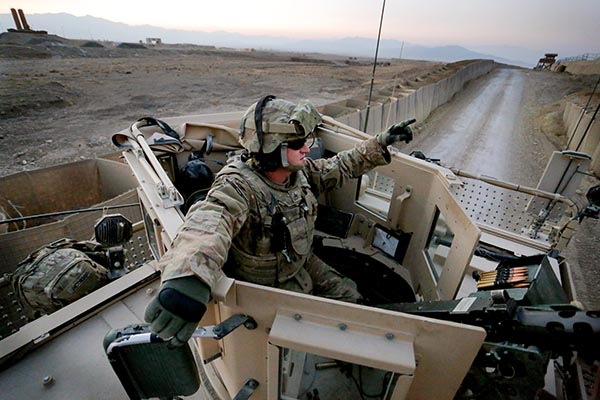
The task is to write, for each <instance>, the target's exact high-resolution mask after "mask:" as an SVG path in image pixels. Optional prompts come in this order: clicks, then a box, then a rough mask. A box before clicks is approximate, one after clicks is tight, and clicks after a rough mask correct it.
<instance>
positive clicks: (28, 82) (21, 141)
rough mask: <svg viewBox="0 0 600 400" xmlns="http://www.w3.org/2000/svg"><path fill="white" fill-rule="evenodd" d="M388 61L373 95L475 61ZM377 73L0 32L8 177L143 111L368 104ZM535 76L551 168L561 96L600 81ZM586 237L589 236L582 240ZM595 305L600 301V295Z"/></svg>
mask: <svg viewBox="0 0 600 400" xmlns="http://www.w3.org/2000/svg"><path fill="white" fill-rule="evenodd" d="M380 61H381V62H380V65H378V66H377V71H376V79H375V89H374V91H375V92H376V91H378V90H382V89H388V90H389V89H390V88H392V90H393V88H394V87H396V86H397V85H402V86H404V87H412V88H416V87H419V86H420V85H426V84H428V83H430V82H431V81H432V80H435V79H442V78H443V77H445V76H448V75H449V74H452V73H453V72H454V71H455V70H456V69H457V68H460V67H461V66H462V65H464V63H467V62H469V61H464V62H459V63H450V64H446V63H440V62H429V61H418V60H397V59H395V60H380ZM498 67H500V68H510V66H504V65H498ZM372 72H373V66H372V62H371V60H367V59H356V58H349V57H344V56H335V55H324V54H299V53H282V52H269V51H258V50H254V49H242V50H240V49H221V48H219V49H218V48H214V47H211V46H193V45H158V46H140V45H138V44H127V45H123V44H119V43H112V42H85V41H76V40H68V39H64V38H61V37H58V36H55V35H35V34H26V33H3V34H0V99H2V101H1V102H0V176H5V175H9V174H13V173H16V172H20V171H28V170H34V169H38V168H44V167H48V166H52V165H56V164H60V163H64V162H70V161H75V160H80V159H86V158H93V157H95V156H97V155H102V154H107V153H111V152H114V151H116V149H115V148H114V146H113V145H112V143H111V140H110V138H111V135H112V134H113V133H115V132H117V131H120V130H122V129H125V128H127V127H128V126H129V125H130V124H131V123H132V122H134V121H136V120H137V119H138V118H141V117H144V116H152V117H157V118H161V117H169V116H181V115H189V114H203V113H213V112H226V111H241V110H244V109H246V108H247V107H248V106H249V105H250V104H252V103H253V102H254V101H256V100H257V99H258V98H259V97H261V96H263V95H265V94H274V95H276V96H278V97H280V98H285V99H289V100H291V101H297V100H300V99H310V100H311V101H313V102H314V103H315V104H316V105H317V106H322V105H325V104H328V103H332V102H335V101H339V100H342V99H345V98H350V97H359V96H364V98H365V99H366V97H367V96H368V93H369V84H370V81H371V77H372ZM526 75H527V82H526V85H525V87H524V89H523V90H524V98H525V99H526V107H524V108H523V109H522V110H521V114H522V115H521V117H522V118H523V121H524V124H525V125H526V129H528V130H530V131H531V132H533V133H535V134H536V135H538V134H543V135H545V136H546V137H547V138H548V140H549V141H550V143H551V146H550V147H551V148H541V147H540V148H539V153H538V152H537V151H536V153H535V154H533V155H532V156H533V157H534V158H536V160H537V163H538V164H539V165H544V164H545V162H546V160H547V158H548V156H549V153H550V151H552V150H553V148H554V149H562V148H564V145H565V143H566V136H565V128H564V126H563V125H562V120H561V113H562V110H561V101H562V100H563V99H564V98H567V97H569V98H571V99H574V101H577V102H579V103H581V104H582V105H583V104H585V102H586V100H587V99H588V97H589V93H591V91H592V88H593V87H594V83H595V81H596V80H597V76H583V75H570V74H566V73H563V74H559V73H553V72H550V71H539V72H538V71H535V72H534V71H529V72H527V74H526ZM440 113H443V109H442V110H441V111H440ZM440 113H438V115H437V116H436V115H433V116H432V117H431V118H439V115H441V114H440ZM434 114H435V113H434ZM447 118H453V116H452V115H448V116H447ZM427 123H428V121H419V122H417V124H416V135H417V138H418V135H419V134H421V132H422V134H423V135H426V134H427V131H428V130H427ZM442 126H443V124H442ZM552 147H553V148H552ZM530 156H531V155H530ZM524 173H527V171H524ZM590 222H597V221H590ZM597 233H598V229H594V230H593V233H592V234H591V235H592V236H593V237H592V238H590V239H586V240H587V242H586V243H588V242H589V243H591V244H590V246H591V247H584V250H581V251H580V255H581V257H587V259H588V264H590V266H591V267H593V265H595V264H596V258H597V257H596V256H595V255H594V254H597V251H596V250H595V249H596V248H597V243H598V241H599V240H600V239H599V238H597V237H596V236H597ZM579 240H583V239H579V238H577V237H576V238H575V241H576V242H577V241H579ZM594 243H596V244H594ZM586 246H587V245H586ZM581 279H582V280H585V278H584V277H582V278H581ZM592 304H593V305H594V306H596V307H600V299H598V298H597V297H596V298H595V299H594V301H592Z"/></svg>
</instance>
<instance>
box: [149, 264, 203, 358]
mask: <svg viewBox="0 0 600 400" xmlns="http://www.w3.org/2000/svg"><path fill="white" fill-rule="evenodd" d="M209 298H210V289H209V287H208V286H206V285H205V284H204V283H203V282H202V281H201V280H200V279H198V278H196V277H195V276H186V277H184V278H177V279H171V280H168V281H166V282H164V283H163V285H162V286H161V288H160V291H159V292H158V295H157V296H156V297H155V298H154V299H152V301H150V303H149V304H148V306H147V307H146V311H145V313H144V319H145V320H146V322H148V323H150V330H151V331H152V332H154V333H156V334H157V335H158V336H160V337H161V338H163V339H165V340H166V339H169V338H170V339H171V340H170V341H169V344H170V345H172V346H181V345H182V344H184V343H186V342H187V341H188V340H189V339H190V338H191V337H192V334H193V333H194V331H195V330H196V327H197V326H198V322H200V320H201V319H202V316H203V315H204V312H205V311H206V304H207V303H208V300H209Z"/></svg>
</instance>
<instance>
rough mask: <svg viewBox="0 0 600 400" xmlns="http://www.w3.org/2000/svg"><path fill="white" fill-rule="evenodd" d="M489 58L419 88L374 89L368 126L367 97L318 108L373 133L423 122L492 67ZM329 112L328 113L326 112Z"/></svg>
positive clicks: (350, 124)
mask: <svg viewBox="0 0 600 400" xmlns="http://www.w3.org/2000/svg"><path fill="white" fill-rule="evenodd" d="M493 67H494V62H493V61H492V60H480V61H476V62H472V63H470V64H468V65H466V66H464V67H463V68H462V69H460V70H458V71H457V72H456V73H455V74H454V75H452V76H450V77H448V78H446V79H442V80H440V81H437V82H435V83H432V84H431V85H426V86H422V87H420V88H418V89H412V88H408V87H399V88H397V89H394V90H392V91H390V89H386V90H382V91H381V92H377V93H375V94H374V96H372V98H371V106H370V108H369V120H368V126H367V128H366V129H365V127H364V123H365V117H366V110H365V107H366V104H367V98H366V97H365V96H360V97H356V98H351V99H347V100H344V101H342V102H336V103H331V104H328V105H326V106H323V107H322V108H321V109H320V111H321V112H322V113H324V114H327V115H331V116H332V117H334V118H335V119H337V120H338V121H340V122H342V123H344V124H347V125H349V126H352V127H354V128H357V129H360V130H364V131H365V132H367V133H370V134H376V133H378V132H381V131H382V130H384V129H385V128H386V127H387V126H389V125H391V124H393V123H396V122H399V121H403V120H406V119H409V118H416V119H417V121H418V122H422V121H424V120H425V119H426V118H427V117H428V116H429V114H431V112H432V111H434V110H435V109H436V108H437V107H439V106H441V105H442V104H445V103H446V102H448V101H449V100H450V99H451V98H452V97H453V96H454V95H455V94H456V93H457V92H459V91H460V90H462V88H463V86H464V85H465V84H466V83H467V82H469V81H470V80H472V79H474V78H477V77H479V76H482V75H485V74H487V73H488V72H490V71H491V70H492V68H493ZM328 111H329V112H328Z"/></svg>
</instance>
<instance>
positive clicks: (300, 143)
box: [287, 134, 315, 150]
mask: <svg viewBox="0 0 600 400" xmlns="http://www.w3.org/2000/svg"><path fill="white" fill-rule="evenodd" d="M307 141H308V148H311V147H312V145H313V144H314V143H315V136H314V135H312V134H311V135H309V136H307V137H305V138H302V139H296V140H290V141H289V142H287V147H288V149H292V150H300V149H301V148H303V147H304V145H305V144H306V142H307Z"/></svg>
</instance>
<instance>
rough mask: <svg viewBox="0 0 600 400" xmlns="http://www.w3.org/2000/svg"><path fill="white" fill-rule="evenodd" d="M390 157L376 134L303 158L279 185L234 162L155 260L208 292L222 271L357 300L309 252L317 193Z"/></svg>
mask: <svg viewBox="0 0 600 400" xmlns="http://www.w3.org/2000/svg"><path fill="white" fill-rule="evenodd" d="M389 162H390V155H389V153H388V151H387V149H385V148H384V147H382V146H381V145H380V144H379V143H378V142H377V139H376V138H373V139H369V140H366V141H364V142H361V143H359V144H358V145H357V146H356V147H355V148H354V149H351V150H347V151H343V152H340V153H339V154H337V155H336V156H334V157H331V158H328V159H319V160H311V159H308V158H307V159H306V160H305V165H304V167H303V168H302V169H301V170H300V171H297V172H294V173H292V175H291V176H290V179H289V181H288V183H287V184H285V185H279V184H276V183H274V182H272V181H270V180H269V179H268V178H267V177H266V176H265V175H263V174H262V173H260V172H259V171H257V170H256V169H255V168H253V163H252V160H250V161H248V162H246V163H244V162H242V161H240V160H236V161H233V162H232V163H229V164H228V165H227V166H225V167H224V168H223V169H222V170H221V171H220V172H219V173H218V174H217V177H216V179H215V182H214V183H213V185H212V187H211V189H210V191H209V193H208V196H207V198H206V200H205V201H202V202H199V203H196V204H195V205H194V206H193V207H192V208H191V209H190V211H189V212H188V214H187V216H186V221H185V223H184V225H183V226H182V228H181V230H180V231H179V233H178V234H177V237H176V238H175V241H174V243H173V249H171V250H170V251H168V252H167V253H166V254H165V255H164V256H163V257H162V259H161V260H160V266H161V268H162V269H163V280H169V279H174V278H179V277H184V276H190V275H194V274H195V275H196V276H198V277H199V278H200V279H201V280H202V281H203V282H205V283H206V284H207V285H208V286H209V287H210V288H211V290H212V289H213V288H214V286H215V284H216V283H217V282H218V280H219V279H220V278H221V277H223V276H224V274H225V272H224V269H225V271H226V273H227V275H228V276H231V277H233V278H236V279H241V280H245V281H250V282H253V283H257V284H263V285H269V286H274V287H279V288H284V289H290V290H295V291H301V292H304V293H313V294H316V295H321V296H325V297H329V298H336V299H340V300H347V301H356V300H357V299H359V298H360V295H359V294H358V292H357V291H356V288H355V285H354V283H353V282H351V281H349V280H345V279H343V278H342V277H341V276H340V275H339V274H338V273H337V272H336V271H335V270H333V269H332V268H331V267H329V266H327V265H326V264H325V263H324V262H323V261H321V260H319V259H318V258H317V257H316V256H315V255H314V254H312V250H311V247H312V241H313V234H314V226H315V220H316V216H317V198H318V196H319V194H321V193H323V192H327V191H329V190H333V189H336V188H339V187H341V186H342V185H344V183H346V181H347V180H348V179H350V178H357V177H359V176H360V175H362V174H363V173H365V172H368V171H369V170H371V169H372V168H374V167H376V166H378V165H384V164H388V163H389Z"/></svg>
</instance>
